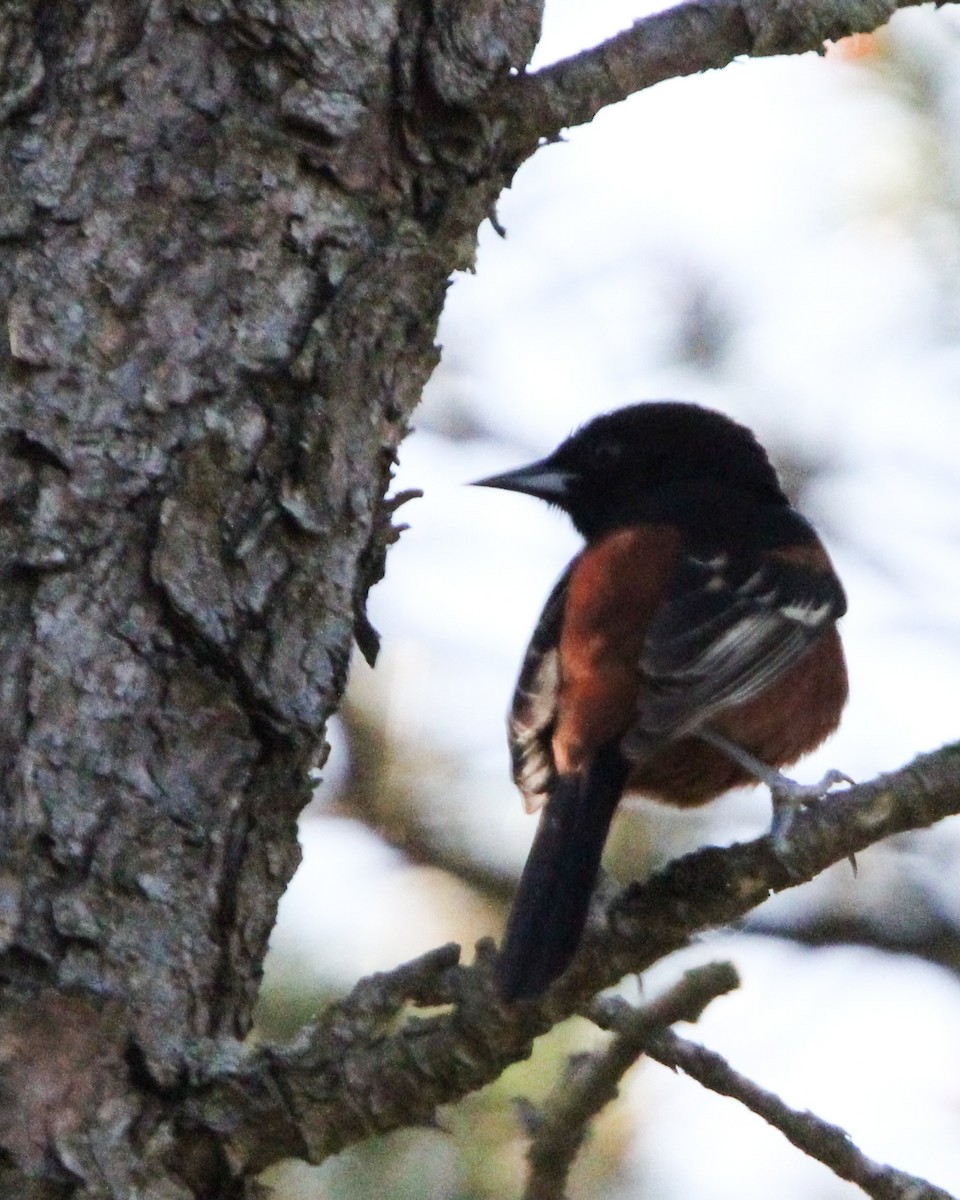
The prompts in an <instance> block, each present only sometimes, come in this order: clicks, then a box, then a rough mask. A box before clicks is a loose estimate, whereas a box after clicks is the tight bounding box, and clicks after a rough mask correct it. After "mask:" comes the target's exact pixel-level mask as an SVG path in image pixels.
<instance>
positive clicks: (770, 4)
mask: <svg viewBox="0 0 960 1200" xmlns="http://www.w3.org/2000/svg"><path fill="white" fill-rule="evenodd" d="M920 3H922V0H687V2H686V3H683V4H678V5H676V6H675V7H673V8H668V9H666V10H665V11H664V12H659V13H655V14H654V15H653V16H650V17H645V18H643V20H640V21H637V22H635V23H634V24H633V25H632V26H631V27H630V28H629V29H626V30H624V31H623V32H622V33H618V34H616V35H615V36H614V37H611V38H609V39H608V40H607V41H605V42H602V43H601V44H600V45H598V46H594V47H592V48H591V49H590V50H584V51H583V52H581V53H580V54H576V55H574V56H573V57H571V58H565V59H563V60H562V61H560V62H557V63H553V64H552V65H551V66H549V67H545V68H543V69H542V70H540V71H536V72H533V73H532V74H528V75H519V76H516V77H515V78H513V79H510V80H509V81H508V82H507V83H506V84H505V86H504V88H503V90H502V91H500V92H498V93H497V94H496V95H494V96H493V97H491V99H490V100H489V102H488V109H489V110H490V111H491V112H492V113H493V114H495V115H497V116H498V117H500V118H502V119H505V120H506V123H507V131H506V135H505V140H506V142H507V144H508V145H510V146H513V147H524V148H526V150H527V152H529V151H530V150H531V149H532V148H533V147H535V146H536V145H537V143H538V141H553V140H555V139H556V138H557V137H558V136H559V134H560V132H561V131H562V130H563V129H566V128H569V127H571V126H574V125H583V124H586V123H587V122H588V121H590V120H592V119H593V117H595V116H596V114H597V113H598V112H599V111H600V110H601V109H602V108H606V107H607V105H610V104H618V103H619V102H620V101H621V100H626V99H627V97H628V96H632V95H633V94H634V92H640V91H643V90H644V89H645V88H648V87H652V86H653V85H654V84H655V83H662V82H663V81H664V80H667V79H677V78H680V77H682V76H684V75H694V74H697V73H698V72H701V71H709V70H715V69H717V68H719V67H725V66H727V65H728V64H729V63H731V62H732V61H733V60H734V59H735V58H738V57H740V56H742V55H745V56H749V57H761V56H762V57H766V56H770V55H777V54H803V53H805V52H806V51H811V50H812V51H817V52H819V53H822V50H823V46H824V43H825V42H828V41H837V40H839V39H840V38H844V37H848V36H850V35H851V34H854V33H869V32H871V31H873V30H874V29H877V28H879V27H880V26H881V25H884V24H886V22H887V21H889V20H890V18H891V16H892V15H893V13H894V12H896V10H897V9H899V8H910V7H915V6H917V5H918V4H920Z"/></svg>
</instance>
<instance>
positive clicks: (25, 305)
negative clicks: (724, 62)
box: [0, 0, 537, 1197]
mask: <svg viewBox="0 0 960 1200" xmlns="http://www.w3.org/2000/svg"><path fill="white" fill-rule="evenodd" d="M447 7H449V12H444V9H445V8H447ZM467 7H468V8H469V9H470V11H466V12H465V11H463V9H464V6H461V5H458V4H450V5H449V6H447V5H444V4H441V3H435V4H432V5H431V4H430V3H427V2H426V0H422V2H421V0H408V2H400V0H366V2H364V0H325V2H323V3H320V2H317V3H290V4H286V5H284V4H279V3H278V4H274V3H271V2H261V0H237V2H236V3H233V2H230V0H192V2H190V3H184V4H181V5H175V4H170V3H163V2H156V3H148V2H144V0H140V2H131V0H123V2H122V3H120V2H118V0H90V2H88V3H80V4H63V5H58V4H50V3H40V2H31V0H7V2H6V3H5V4H3V6H2V10H0V13H2V15H0V46H2V54H3V58H2V73H0V113H2V116H3V124H2V147H3V151H2V152H3V160H4V170H3V175H2V183H0V187H2V189H3V195H2V204H0V239H2V241H0V288H2V297H3V302H4V305H5V313H6V325H7V332H8V338H7V342H6V345H4V346H3V347H2V349H0V354H2V360H0V372H2V393H0V396H2V406H3V429H2V442H0V454H2V480H3V484H2V487H3V515H4V519H3V523H2V528H0V537H2V555H3V562H2V586H3V597H4V612H5V616H6V619H5V620H4V623H3V628H2V631H0V647H2V650H0V654H2V662H3V665H4V670H3V676H2V679H3V682H2V705H3V714H2V725H0V729H2V739H3V741H2V748H3V803H2V812H0V820H2V822H3V828H2V842H0V844H2V847H3V862H2V870H0V922H2V926H0V928H2V978H3V985H2V994H0V1059H2V1068H0V1080H2V1087H3V1097H4V1103H3V1108H2V1112H0V1146H2V1150H3V1154H2V1156H0V1157H2V1162H3V1163H4V1166H3V1168H2V1170H0V1184H2V1186H3V1187H4V1189H5V1191H4V1194H5V1195H13V1196H18V1195H27V1194H30V1195H37V1196H41V1195H42V1196H46V1195H51V1196H52V1195H57V1196H59V1195H62V1194H63V1195H65V1194H74V1190H75V1189H76V1190H77V1191H78V1192H79V1193H81V1194H86V1195H91V1196H92V1195H109V1196H128V1195H134V1194H136V1195H138V1196H150V1197H186V1196H193V1195H197V1196H213V1195H224V1196H227V1195H233V1194H234V1192H233V1191H232V1190H231V1189H232V1185H231V1183H230V1179H231V1171H230V1169H229V1167H228V1164H227V1163H226V1162H225V1161H224V1160H223V1158H222V1156H221V1155H219V1154H218V1153H217V1152H216V1148H215V1147H206V1146H200V1147H197V1146H193V1147H187V1146H185V1145H183V1144H182V1143H178V1142H177V1141H176V1140H175V1139H174V1138H173V1137H172V1135H171V1134H170V1133H169V1131H168V1130H165V1127H164V1107H165V1101H166V1098H167V1097H169V1096H170V1095H171V1094H174V1093H175V1091H176V1089H177V1087H178V1083H179V1081H180V1080H181V1079H182V1077H183V1072H184V1061H185V1055H186V1054H187V1051H188V1048H189V1047H190V1045H191V1044H193V1043H194V1042H195V1040H196V1039H207V1038H222V1037H224V1036H231V1037H241V1036H243V1035H244V1034H245V1033H246V1032H247V1030H248V1029H249V1026H250V1018H251V1010H252V1007H253V1003H254V999H255V996H256V991H257V985H258V982H259V978H260V971H261V964H262V961H263V956H264V952H265V949H266V944H267V937H268V934H269V932H270V929H271V926H272V924H273V919H274V915H275V912H276V907H277V902H278V899H279V897H280V895H281V893H282V892H283V889H284V887H285V886H286V884H287V882H288V880H289V878H290V876H291V874H292V872H293V870H294V869H295V867H296V865H297V862H298V850H297V839H296V826H295V822H296V818H297V814H298V812H299V810H300V809H301V807H302V806H303V804H304V803H305V801H306V800H307V798H308V791H309V788H308V780H307V771H308V768H310V767H311V766H312V765H314V764H315V763H316V762H318V761H319V760H321V759H322V756H323V729H324V722H325V720H326V719H327V717H328V716H329V715H330V713H331V712H332V711H333V709H334V708H335V707H336V705H337V702H338V700H339V698H340V696H341V693H342V690H343V686H344V682H345V678H346V673H347V664H348V660H349V656H350V649H351V641H352V639H353V637H354V635H355V634H356V637H357V640H358V642H359V644H360V647H361V649H362V650H363V651H364V653H365V654H367V655H368V656H371V657H372V655H373V653H374V652H375V643H376V635H375V633H374V632H373V631H372V630H371V629H370V627H369V625H368V624H367V622H366V619H365V617H364V612H363V608H364V598H365V595H366V591H367V589H368V587H369V586H370V585H371V584H372V583H373V582H375V581H376V579H377V578H378V577H379V575H380V574H381V572H382V569H383V558H384V553H385V548H386V545H387V543H388V542H389V541H390V540H391V537H392V536H393V534H392V532H391V525H390V505H389V504H384V502H383V496H384V492H385V489H386V487H387V485H388V482H389V478H390V471H391V466H392V463H393V461H394V455H395V451H396V447H397V445H398V443H399V441H400V439H401V437H402V436H403V434H404V432H405V428H406V420H407V417H408V415H409V413H410V411H411V410H412V408H413V406H414V404H415V403H416V401H417V399H418V397H419V394H420V390H421V388H422V386H423V384H424V382H425V380H426V379H427V377H428V375H429V374H430V371H431V370H432V368H433V366H434V365H435V362H436V359H437V351H436V348H435V346H434V344H433V337H434V333H435V329H436V322H437V317H438V314H439V311H440V307H441V303H442V300H443V296H444V291H445V288H446V283H447V279H448V277H449V275H450V273H451V271H452V270H453V269H454V268H456V267H467V266H469V265H470V263H471V260H472V254H473V246H474V238H475V233H476V228H477V225H478V224H479V222H480V220H481V219H482V218H483V216H484V215H485V214H486V212H487V211H488V210H489V209H490V207H491V205H492V203H493V201H494V199H495V197H496V195H497V193H498V192H499V190H500V189H501V187H502V186H503V184H504V182H505V180H506V173H505V169H504V168H503V167H502V166H500V165H496V156H494V155H492V154H491V152H490V147H489V144H488V141H489V139H488V135H487V133H486V132H485V131H484V129H483V127H482V126H481V123H480V121H479V119H478V118H476V117H472V116H469V115H468V114H467V112H466V109H463V110H462V111H461V110H460V109H459V108H458V107H457V104H458V97H460V95H461V93H462V92H463V90H464V89H466V92H465V93H464V94H467V93H472V94H476V93H477V91H478V90H480V89H482V88H483V87H485V86H486V85H487V84H488V83H489V81H490V79H492V78H494V77H496V76H499V75H502V74H503V73H504V72H505V70H506V68H507V67H508V66H510V65H522V63H523V61H525V59H526V57H527V56H528V54H529V53H530V51H531V50H532V47H533V44H534V42H535V38H536V33H537V6H536V5H535V4H532V5H531V4H524V3H518V4H516V5H515V6H514V7H515V8H516V9H517V12H516V13H515V14H511V13H510V11H509V10H510V8H511V5H510V4H509V3H507V2H506V0H504V2H503V3H501V4H499V5H498V6H497V7H498V8H499V10H500V11H499V12H497V13H496V14H494V13H493V12H492V11H487V10H490V9H491V7H492V6H490V5H483V4H479V3H478V4H474V5H472V6H467ZM432 10H434V11H432ZM494 19H496V21H497V24H498V27H499V28H501V29H503V28H507V29H511V30H512V31H513V33H512V35H511V37H509V38H507V39H505V40H504V39H503V38H502V35H501V37H500V40H498V41H494V40H493V39H492V38H491V37H490V36H489V26H488V23H489V22H490V21H493V20H494ZM480 163H484V169H483V170H482V171H481V170H479V169H478V168H479V164H480ZM490 163H493V164H494V166H493V169H491V168H490ZM201 1151H202V1152H201ZM208 1151H209V1152H208ZM31 1179H32V1180H33V1182H32V1183H30V1184H28V1181H29V1180H31ZM30 1188H33V1189H34V1190H32V1191H31V1190H30Z"/></svg>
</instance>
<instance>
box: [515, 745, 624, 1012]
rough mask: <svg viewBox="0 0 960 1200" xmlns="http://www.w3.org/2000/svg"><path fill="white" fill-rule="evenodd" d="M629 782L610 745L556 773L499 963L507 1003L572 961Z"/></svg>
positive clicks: (538, 989)
mask: <svg viewBox="0 0 960 1200" xmlns="http://www.w3.org/2000/svg"><path fill="white" fill-rule="evenodd" d="M626 777H627V763H626V761H625V759H624V758H623V756H622V755H621V753H620V751H619V749H618V747H617V746H616V745H609V746H604V747H602V748H601V749H600V750H599V751H598V752H597V753H596V754H595V755H594V757H593V759H592V761H591V763H590V766H589V768H588V769H587V770H586V771H583V772H581V773H579V774H577V775H565V776H560V777H559V778H558V779H557V780H556V782H555V785H554V787H553V788H552V790H551V793H550V799H549V800H548V801H547V805H546V808H545V809H544V811H543V815H542V816H541V818H540V827H539V829H538V830H537V835H536V837H535V838H534V841H533V846H532V847H531V849H530V855H529V857H528V858H527V863H526V866H525V867H524V869H523V875H522V876H521V878H520V886H519V887H518V889H517V894H516V897H515V899H514V903H513V909H512V911H511V913H510V917H509V920H508V921H507V930H506V933H505V934H504V940H503V946H502V948H501V951H500V955H499V958H498V960H497V979H498V984H499V990H500V994H501V995H502V996H503V998H504V999H505V1000H519V999H527V998H532V997H536V996H539V995H540V994H541V993H543V992H545V991H546V989H547V988H548V987H549V986H550V984H551V983H552V982H553V981H554V980H555V979H556V978H557V977H558V976H559V975H561V974H562V973H563V971H564V970H565V969H566V967H567V965H568V964H569V962H570V960H571V959H572V958H573V955H574V952H575V951H576V949H577V946H578V944H579V942H580V935H581V934H582V933H583V927H584V925H585V924H586V920H587V912H588V911H589V908H590V897H591V895H592V893H593V889H594V885H595V883H596V880H597V873H598V871H599V869H600V858H601V855H602V854H603V847H604V843H605V842H606V840H607V831H608V830H609V828H610V822H611V820H612V818H613V813H614V810H615V809H616V807H617V803H618V802H619V800H620V796H621V793H622V792H623V787H624V784H625V782H626Z"/></svg>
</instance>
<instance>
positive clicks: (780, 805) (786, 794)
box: [766, 770, 857, 873]
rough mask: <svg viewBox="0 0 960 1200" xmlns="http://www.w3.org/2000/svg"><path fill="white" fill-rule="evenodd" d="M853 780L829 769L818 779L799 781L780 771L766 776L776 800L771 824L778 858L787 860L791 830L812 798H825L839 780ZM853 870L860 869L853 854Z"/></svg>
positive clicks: (772, 797) (840, 781) (851, 782)
mask: <svg viewBox="0 0 960 1200" xmlns="http://www.w3.org/2000/svg"><path fill="white" fill-rule="evenodd" d="M853 782H854V781H853V780H852V779H851V778H850V776H849V775H846V774H844V772H843V771H835V770H831V771H827V773H826V774H825V775H824V777H823V778H822V779H820V780H818V781H817V782H816V783H797V781H796V780H795V779H788V778H787V776H786V775H784V774H782V773H781V772H780V771H777V772H776V773H775V777H773V778H770V779H768V780H766V783H767V786H768V787H769V788H770V798H771V800H772V801H773V823H772V825H771V826H770V840H771V842H772V844H773V850H774V853H775V854H776V856H777V858H779V859H781V860H783V861H786V860H787V858H788V857H789V852H790V831H791V828H792V827H793V822H794V821H795V819H796V816H797V813H798V812H800V810H801V809H803V808H804V807H805V806H806V805H807V804H809V803H810V801H811V800H822V799H823V798H824V796H826V795H827V794H828V792H830V790H831V789H832V788H835V787H836V786H837V784H838V783H846V784H851V785H852V784H853ZM850 860H851V865H852V866H853V870H854V873H856V870H857V863H856V859H854V857H853V855H851V856H850Z"/></svg>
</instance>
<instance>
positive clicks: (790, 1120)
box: [608, 1019, 954, 1200]
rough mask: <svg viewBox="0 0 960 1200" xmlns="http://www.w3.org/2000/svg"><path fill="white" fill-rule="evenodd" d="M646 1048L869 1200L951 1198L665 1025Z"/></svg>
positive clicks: (616, 1022)
mask: <svg viewBox="0 0 960 1200" xmlns="http://www.w3.org/2000/svg"><path fill="white" fill-rule="evenodd" d="M621 1024H626V1022H622V1021H621V1020H620V1019H614V1020H611V1022H610V1024H609V1026H608V1027H610V1028H613V1029H617V1028H619V1027H620V1025H621ZM646 1052H647V1054H648V1055H649V1057H650V1058H655V1059H656V1060H657V1062H659V1063H663V1065H664V1066H665V1067H670V1069H671V1070H674V1071H683V1073H684V1074H685V1075H689V1076H690V1078H691V1079H695V1080H696V1081H697V1082H698V1083H701V1084H703V1086H704V1087H705V1088H709V1089H710V1091H712V1092H717V1093H718V1094H719V1095H721V1096H730V1097H731V1098H732V1099H734V1100H739V1102H740V1103H741V1104H742V1105H744V1106H745V1107H746V1108H749V1109H750V1111H751V1112H754V1113H756V1114H757V1116H759V1117H762V1118H763V1119H764V1120H765V1121H766V1122H767V1124H768V1125H772V1126H773V1127H774V1128H775V1129H779V1130H780V1132H781V1133H782V1134H783V1136H784V1137H785V1138H786V1139H787V1140H788V1141H790V1142H792V1143H793V1145H794V1146H796V1147H797V1149H798V1150H802V1151H803V1152H804V1154H808V1155H809V1156H810V1157H811V1158H815V1159H817V1160H818V1161H819V1162H822V1163H823V1164H824V1166H826V1167H829V1168H830V1170H831V1171H833V1173H834V1174H835V1175H838V1176H839V1177H840V1178H841V1179H846V1180H849V1182H850V1183H855V1184H856V1185H857V1186H858V1187H860V1188H862V1189H863V1191H865V1192H866V1193H867V1195H868V1196H872V1197H873V1198H874V1200H954V1198H953V1197H952V1196H951V1195H950V1193H949V1192H945V1191H944V1190H943V1189H942V1188H938V1187H935V1186H934V1185H933V1184H932V1183H928V1182H927V1181H926V1180H925V1179H918V1178H917V1176H915V1175H909V1174H907V1173H906V1172H905V1171H898V1170H896V1169H895V1168H893V1167H888V1166H884V1165H883V1164H882V1163H877V1162H874V1161H873V1159H871V1158H867V1156H866V1155H865V1154H864V1153H863V1152H862V1151H860V1150H858V1149H857V1147H856V1146H855V1145H854V1144H853V1142H852V1141H851V1140H850V1135H849V1134H848V1133H847V1132H846V1131H845V1130H843V1129H841V1128H840V1127H839V1126H838V1125H831V1124H830V1123H829V1122H828V1121H824V1120H822V1119H821V1118H820V1117H817V1116H814V1114H813V1113H810V1112H798V1111H797V1110H796V1109H794V1108H790V1107H789V1106H788V1105H786V1104H784V1102H783V1101H782V1100H781V1099H780V1097H779V1096H775V1095H774V1094H773V1093H772V1092H768V1091H766V1089H764V1088H762V1087H759V1086H758V1085H757V1084H755V1083H753V1082H752V1081H751V1080H749V1079H746V1078H745V1077H744V1076H743V1075H740V1074H739V1073H738V1072H736V1071H734V1070H733V1068H732V1067H731V1066H730V1064H729V1063H728V1062H727V1061H726V1060H725V1059H724V1058H721V1056H720V1055H719V1054H715V1053H714V1052H713V1051H712V1050H708V1049H706V1047H704V1046H698V1045H696V1044H695V1043H693V1042H688V1041H686V1040H685V1039H684V1038H680V1037H677V1035H676V1034H675V1033H673V1032H672V1031H671V1030H669V1029H665V1030H664V1031H663V1032H662V1033H659V1034H657V1035H656V1036H655V1037H654V1038H652V1039H651V1040H649V1041H648V1042H647V1045H646Z"/></svg>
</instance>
